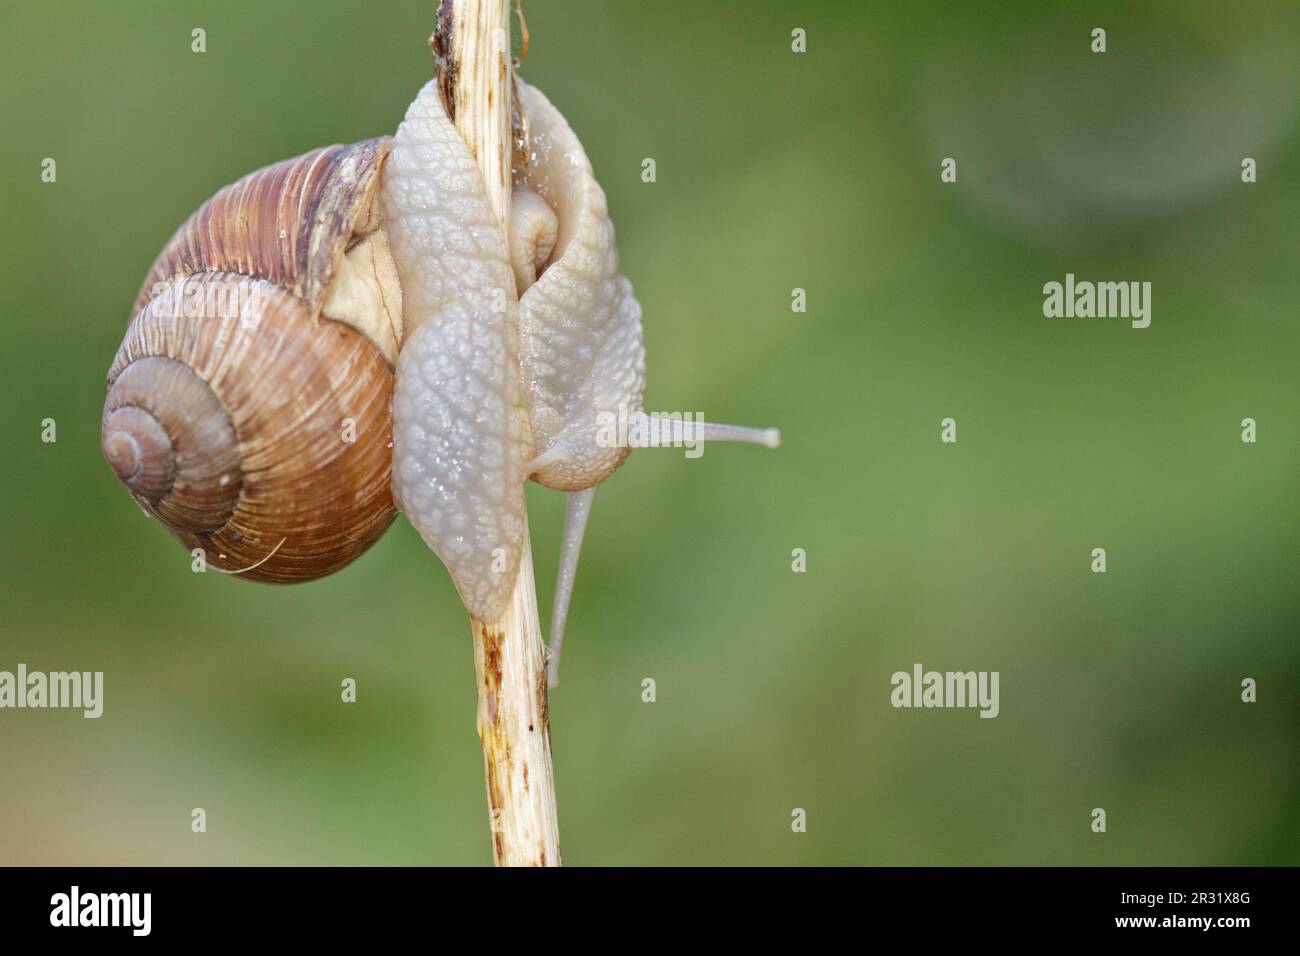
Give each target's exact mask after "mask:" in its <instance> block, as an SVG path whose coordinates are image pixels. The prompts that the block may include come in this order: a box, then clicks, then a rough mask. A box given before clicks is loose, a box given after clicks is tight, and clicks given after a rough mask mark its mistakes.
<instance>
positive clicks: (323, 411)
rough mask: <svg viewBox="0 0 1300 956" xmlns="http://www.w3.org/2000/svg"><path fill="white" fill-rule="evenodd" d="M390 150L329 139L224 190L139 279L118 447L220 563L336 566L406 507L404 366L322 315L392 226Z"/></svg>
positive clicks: (125, 475) (114, 451) (160, 513)
mask: <svg viewBox="0 0 1300 956" xmlns="http://www.w3.org/2000/svg"><path fill="white" fill-rule="evenodd" d="M388 149H389V142H388V140H386V139H382V140H371V141H367V142H364V143H357V144H355V145H352V146H330V147H326V148H324V149H319V150H314V151H312V152H311V153H307V154H305V155H303V156H300V157H297V158H295V159H291V160H286V161H284V162H282V163H277V164H275V165H273V166H269V167H267V168H265V169H262V170H258V171H257V172H255V173H252V174H250V175H248V176H246V177H244V178H243V179H241V180H240V181H239V182H237V183H234V184H232V185H230V186H227V187H225V188H224V189H222V190H220V191H218V192H217V193H216V194H215V195H214V196H213V197H212V198H211V199H210V200H208V201H207V202H206V203H205V204H204V205H203V206H202V207H201V208H200V209H199V210H198V211H197V212H196V213H195V214H194V215H193V216H191V217H190V218H189V219H188V220H187V221H186V223H185V224H184V225H182V226H181V228H180V229H179V230H178V231H177V233H176V234H175V236H173V238H172V239H171V241H170V242H169V243H168V244H167V246H166V247H164V249H163V251H162V252H161V253H160V254H159V256H158V258H157V260H156V261H155V263H154V265H153V267H152V268H151V269H150V271H149V275H148V277H147V278H146V280H145V282H144V285H143V287H142V289H141V291H140V295H139V297H138V299H137V302H136V309H135V312H134V318H133V320H132V322H131V325H130V327H129V329H128V330H127V334H126V338H125V339H124V341H123V342H122V346H121V348H120V349H119V350H118V353H117V356H116V357H115V359H114V361H113V364H112V367H111V368H110V370H109V374H108V386H109V391H108V397H107V400H106V402H105V405H104V418H103V429H102V431H101V445H102V448H103V452H104V457H105V459H106V460H107V461H108V463H109V466H110V467H111V468H112V470H113V471H114V473H115V474H116V475H117V476H118V478H119V479H120V480H121V481H122V482H123V484H125V485H126V487H127V489H128V490H129V491H130V492H131V494H132V496H133V497H134V498H135V500H136V501H137V503H138V504H139V505H140V506H141V507H142V508H143V509H144V510H145V511H146V512H147V513H149V514H151V515H153V516H154V517H156V518H158V519H159V520H160V521H161V522H162V523H163V524H165V525H166V526H167V528H168V530H170V531H171V533H172V534H173V535H174V536H175V537H177V538H178V539H179V540H180V541H181V542H182V543H184V544H185V545H186V546H187V547H188V548H191V549H193V548H202V549H203V550H204V552H205V554H206V560H207V562H208V564H210V565H214V566H216V567H217V568H219V569H222V570H228V571H235V572H241V573H244V576H246V577H249V578H252V579H254V580H260V581H271V582H293V581H304V580H311V579H313V578H317V577H321V576H323V575H325V574H329V573H330V572H332V571H335V570H338V569H339V568H341V567H343V566H344V565H346V564H347V563H348V562H350V561H351V560H353V559H354V558H356V557H357V556H359V555H360V554H361V553H362V552H364V551H365V550H366V549H367V548H369V547H370V545H371V544H373V543H374V542H375V541H376V540H377V539H378V538H379V536H380V535H381V534H382V533H383V531H384V530H385V529H386V528H387V526H388V524H389V523H390V522H391V521H392V519H393V517H394V516H395V514H396V510H395V508H394V505H393V500H392V493H391V490H390V477H391V450H390V446H391V441H392V412H391V401H392V391H393V370H392V367H391V364H390V362H389V360H388V359H387V358H386V357H385V353H384V351H383V350H382V349H381V348H380V347H378V346H377V344H376V343H375V342H374V341H372V337H369V336H368V335H367V334H363V332H362V331H358V330H357V329H356V328H353V327H352V326H351V325H349V324H344V322H343V321H333V320H332V319H331V318H327V317H326V316H325V315H324V314H323V310H324V309H325V307H326V303H327V302H328V301H329V293H330V290H331V281H332V280H333V278H334V276H335V274H336V272H338V271H339V270H340V263H342V262H343V260H344V255H345V253H347V252H348V251H349V250H350V249H351V248H353V247H355V246H356V245H358V244H359V243H362V242H364V241H365V240H366V237H367V236H369V235H370V234H371V233H373V232H374V231H375V230H376V229H378V224H379V223H378V214H379V213H378V209H377V207H376V204H375V202H374V200H375V196H376V194H377V191H378V188H379V183H380V179H381V170H382V164H383V162H384V158H385V157H386V156H387V153H388Z"/></svg>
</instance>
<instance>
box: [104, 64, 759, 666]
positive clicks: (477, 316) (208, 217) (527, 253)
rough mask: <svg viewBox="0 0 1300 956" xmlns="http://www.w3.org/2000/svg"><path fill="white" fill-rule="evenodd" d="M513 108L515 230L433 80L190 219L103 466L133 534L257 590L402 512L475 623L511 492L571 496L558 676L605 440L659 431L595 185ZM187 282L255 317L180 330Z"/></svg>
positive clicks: (702, 434)
mask: <svg viewBox="0 0 1300 956" xmlns="http://www.w3.org/2000/svg"><path fill="white" fill-rule="evenodd" d="M516 89H517V90H518V91H519V98H518V99H519V105H520V110H521V113H522V114H523V116H524V117H525V119H526V126H527V129H528V143H527V150H526V154H525V155H524V156H523V157H522V158H521V159H520V160H519V161H518V162H517V163H516V166H515V168H514V170H513V175H514V196H513V198H512V204H511V210H512V212H511V217H510V222H509V224H508V227H507V228H506V229H503V228H502V227H501V225H500V223H499V222H498V221H497V219H496V218H495V216H494V214H493V212H492V210H491V208H490V207H489V205H488V203H487V200H486V198H485V191H484V187H483V183H482V179H481V175H480V173H479V170H478V167H477V165H476V164H475V161H474V158H473V157H472V156H471V154H470V152H469V149H468V147H467V146H466V145H465V143H464V141H463V140H462V139H461V137H460V134H459V133H458V132H457V130H456V128H455V126H454V125H453V124H452V122H451V121H450V119H449V118H448V115H447V111H446V107H445V104H444V102H443V99H442V93H441V91H440V88H439V84H438V82H437V81H433V82H430V83H429V84H427V85H426V86H425V87H424V88H423V89H422V90H420V92H419V93H418V94H417V96H416V98H415V100H414V102H413V103H412V104H411V106H410V109H409V110H408V111H407V114H406V117H405V119H404V120H403V122H402V123H401V125H400V127H399V128H398V130H397V132H396V133H395V135H394V136H393V138H392V139H391V140H388V139H377V140H370V141H367V142H365V143H358V144H354V145H352V146H342V147H340V146H335V147H328V148H326V149H323V150H315V151H313V152H311V153H308V154H306V155H304V156H302V157H298V158H297V159H294V160H288V161H286V162H284V163H279V164H276V165H274V166H270V167H267V168H266V169H263V170H259V171H258V172H256V173H253V174H251V175H250V176H247V177H245V178H244V179H243V180H240V181H239V182H238V183H235V184H234V185H232V186H228V187H226V188H225V189H223V190H221V191H219V192H218V193H217V194H216V195H215V196H214V197H213V198H212V199H211V200H209V201H208V202H207V203H205V204H204V206H203V207H201V208H200V210H199V211H198V212H197V213H195V215H194V216H192V217H191V218H190V220H188V221H187V222H186V223H185V224H184V225H183V226H182V227H181V229H180V230H178V232H177V234H176V236H174V237H173V239H172V240H171V242H169V243H168V245H167V246H166V247H165V248H164V250H163V252H162V253H161V254H160V255H159V257H158V260H157V261H156V262H155V264H154V266H153V268H152V269H151V270H150V273H149V277H148V278H147V279H146V281H145V286H144V288H143V289H142V290H141V294H140V297H139V298H138V300H137V303H136V309H135V313H134V318H133V320H132V323H131V326H130V328H129V329H128V332H127V337H126V340H125V341H124V342H123V344H122V348H121V349H120V350H119V352H118V355H117V357H116V359H115V360H114V362H113V365H112V368H111V369H110V372H109V396H108V400H107V402H106V404H105V408H104V427H103V431H102V444H103V449H104V454H105V457H106V458H107V459H108V461H109V464H110V465H111V466H112V468H113V470H114V471H115V472H116V473H117V475H118V477H119V478H121V479H122V481H123V482H124V483H125V484H126V485H127V487H128V489H129V490H130V491H131V493H132V495H133V496H134V497H135V499H136V501H137V502H138V503H139V504H140V505H141V506H142V507H143V508H144V509H145V510H146V511H147V512H149V513H150V514H152V515H154V516H156V517H158V518H159V519H160V520H162V521H163V522H164V523H165V524H166V525H167V526H168V527H169V529H170V530H171V531H172V533H173V534H174V535H175V536H176V537H178V538H179V539H180V540H181V541H182V542H184V543H185V544H186V545H188V546H190V547H203V548H205V550H206V551H207V553H208V560H209V561H210V562H212V563H214V564H216V565H217V566H218V567H220V568H222V569H226V570H232V571H238V572H241V573H243V574H244V576H247V577H250V578H253V579H255V580H262V581H271V582H291V581H301V580H310V579H312V578H315V577H320V576H322V575H324V574H328V573H331V572H332V571H335V570H338V569H339V568H341V567H343V566H344V565H346V564H347V563H348V562H350V561H351V560H353V559H354V558H356V557H357V556H358V555H360V554H361V553H362V552H364V551H365V550H366V549H367V548H368V547H370V546H371V545H372V544H373V543H374V542H375V541H376V540H377V539H378V537H379V536H380V535H381V534H382V533H383V531H384V529H385V528H386V527H387V526H388V524H389V522H390V521H391V520H392V518H393V516H394V514H395V509H396V508H400V509H401V510H402V511H403V512H404V513H405V514H406V515H407V517H408V519H409V520H410V521H411V523H412V524H413V525H414V526H415V527H416V529H417V530H418V531H419V532H420V534H421V536H422V537H423V538H424V540H425V542H426V543H427V544H428V545H429V547H430V548H431V549H432V550H433V551H434V552H435V553H437V554H438V556H439V557H440V558H441V559H442V561H443V562H444V564H445V565H446V566H447V568H448V570H449V572H450V574H451V577H452V580H453V581H454V583H455V585H456V587H457V590H458V592H459V594H460V596H461V599H462V601H463V602H464V604H465V606H466V608H467V609H468V610H469V612H470V613H471V614H472V615H473V616H474V617H476V618H478V619H479V620H484V621H490V620H495V619H496V618H497V617H498V615H499V613H500V611H501V609H502V607H503V604H504V602H505V600H506V598H507V596H508V595H509V593H510V590H511V588H512V587H513V583H514V579H515V577H516V575H517V572H518V568H519V565H520V562H521V558H522V551H523V547H524V542H525V540H526V527H527V525H526V514H525V498H524V485H525V482H526V481H527V480H528V479H529V478H532V479H533V480H535V481H537V482H539V483H540V484H542V485H544V486H546V487H549V488H554V489H557V490H561V491H565V492H568V493H569V508H568V512H567V516H566V522H565V534H564V545H563V552H562V558H561V568H560V574H559V580H558V582H557V590H556V600H555V610H554V615H553V618H552V628H551V631H552V633H551V643H552V662H551V664H552V679H554V666H555V663H556V661H558V648H559V642H560V639H561V637H562V635H563V630H564V621H565V615H566V612H567V607H568V602H569V596H570V594H571V591H572V585H573V579H574V575H575V573H576V567H577V560H578V552H579V549H580V545H581V540H582V535H583V530H584V528H585V525H586V520H587V515H588V514H589V512H590V507H591V502H592V498H593V496H594V494H595V491H596V489H597V488H598V487H599V485H600V484H601V483H602V482H603V481H605V480H606V479H607V478H608V477H609V475H610V474H612V473H613V472H614V471H615V470H616V469H617V468H618V467H619V466H620V465H621V464H622V463H623V461H624V460H626V458H627V456H628V454H629V452H630V451H631V447H630V446H629V444H628V443H626V442H624V443H621V444H620V443H618V442H610V441H608V440H602V436H601V434H600V428H601V418H602V416H608V415H615V414H620V415H622V416H625V417H626V416H631V417H633V418H639V419H641V420H643V421H644V420H647V419H648V416H646V415H645V412H644V411H643V394H644V389H645V353H644V348H643V346H642V330H641V309H640V306H639V305H638V304H637V302H636V299H635V298H634V297H633V294H632V287H631V284H630V283H629V282H628V280H627V279H626V278H625V277H623V276H622V275H621V274H620V272H619V260H618V252H617V248H616V246H615V243H614V228H613V225H612V223H611V222H610V219H609V213H608V207H607V204H606V200H605V195H604V192H603V191H602V190H601V188H600V185H599V184H598V183H597V182H596V179H595V176H594V173H593V171H592V168H591V163H590V161H589V160H588V159H587V156H586V153H585V151H583V149H582V146H581V143H580V142H579V141H578V139H577V137H576V136H575V135H574V133H573V131H572V130H571V129H570V127H569V125H568V123H567V122H565V120H564V118H563V117H562V116H561V115H560V113H559V112H558V110H556V109H555V107H554V106H553V105H552V104H551V103H550V101H549V100H547V98H546V97H545V96H544V95H543V94H542V93H541V92H540V91H538V90H536V89H535V88H533V87H530V86H528V85H527V84H525V83H523V82H522V81H517V84H516ZM194 283H198V284H199V286H200V288H201V294H200V295H199V296H198V298H199V301H200V302H202V301H204V300H203V296H204V295H206V294H207V293H208V291H209V290H211V291H213V292H216V293H218V294H224V295H227V296H229V295H230V294H232V289H233V290H234V291H235V292H236V293H237V292H238V289H239V288H244V289H247V290H250V291H251V292H253V293H255V299H256V303H255V306H254V307H252V308H251V309H247V310H238V309H237V310H235V314H234V315H233V317H232V316H228V315H225V314H222V315H218V316H215V317H214V316H213V315H210V314H208V311H204V310H199V315H198V316H197V317H194V316H190V317H186V316H185V315H184V313H185V311H186V310H185V309H184V308H179V307H178V299H184V298H185V296H186V295H188V294H189V293H187V292H185V291H184V290H185V289H186V287H190V288H192V286H193V284H194ZM218 311H219V310H218ZM345 423H350V424H351V425H352V426H353V431H354V440H352V441H349V440H348V439H347V437H346V434H347V429H346V428H345ZM681 424H682V423H681V422H676V423H675V426H676V429H677V431H678V432H680V430H681ZM696 428H697V429H698V430H697V431H696V433H695V434H696V435H697V439H712V440H739V441H749V442H756V443H761V444H766V445H769V446H775V444H776V443H777V442H778V441H779V436H778V435H777V434H776V433H775V432H774V431H759V430H754V429H744V428H737V427H734V426H721V425H709V424H704V425H699V426H696ZM679 437H680V436H679Z"/></svg>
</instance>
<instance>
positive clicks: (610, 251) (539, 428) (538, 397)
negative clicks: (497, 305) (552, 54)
mask: <svg viewBox="0 0 1300 956" xmlns="http://www.w3.org/2000/svg"><path fill="white" fill-rule="evenodd" d="M518 87H519V91H520V105H521V107H522V109H523V111H524V113H525V115H526V116H527V118H528V138H529V148H530V155H529V157H528V159H529V162H528V164H527V166H526V167H525V168H522V169H516V171H515V176H516V182H517V183H522V184H523V186H524V187H526V188H527V189H529V190H531V191H532V192H535V193H536V194H537V195H539V196H541V197H542V198H543V199H544V200H545V201H546V204H547V205H548V206H549V207H550V208H551V209H552V210H554V212H555V215H556V219H557V222H558V236H557V239H556V242H555V249H554V252H553V253H552V257H551V261H550V263H549V264H548V265H547V266H546V268H545V271H543V272H542V273H541V275H540V277H539V278H538V279H537V281H536V282H534V283H532V284H531V285H530V286H529V287H528V289H527V290H526V291H525V292H524V293H523V295H522V296H521V297H520V302H519V304H520V348H521V352H522V357H523V366H524V376H525V381H526V382H527V383H528V397H529V402H530V408H529V415H530V422H531V425H532V430H533V442H534V454H535V455H536V460H535V461H534V462H533V467H532V468H531V469H530V471H532V472H533V474H532V477H533V478H534V479H535V480H536V481H537V482H539V483H540V484H543V485H545V486H546V487H548V488H555V489H558V490H561V491H582V490H585V489H588V488H593V487H595V486H596V485H598V484H600V483H601V482H602V481H604V480H605V479H606V478H608V477H609V476H610V474H611V473H612V472H613V471H614V470H615V469H616V468H617V467H618V466H619V465H621V464H622V463H623V461H624V460H625V459H626V458H627V456H628V452H629V449H628V448H626V447H614V446H606V447H602V445H601V443H600V442H599V441H598V440H597V437H598V436H597V430H598V418H597V416H598V415H600V414H601V413H604V414H609V415H617V414H618V412H619V409H620V408H622V409H625V410H626V412H627V413H628V414H635V413H637V412H639V411H641V407H642V402H643V396H644V393H645V349H644V347H643V345H642V337H641V306H640V305H639V304H638V303H637V301H636V299H634V298H633V297H632V284H631V283H630V282H628V280H627V279H625V278H624V277H623V276H621V275H620V274H619V271H618V249H617V247H616V246H615V244H614V224H613V223H612V222H611V221H610V218H609V208H608V206H607V204H606V202H605V192H604V190H602V189H601V188H600V184H599V183H598V182H596V177H595V173H594V172H593V170H592V168H591V161H590V160H588V159H587V154H586V152H585V151H584V150H583V148H582V144H581V143H580V142H579V141H578V137H577V136H576V135H574V132H573V130H572V129H570V128H569V124H568V123H567V122H566V121H565V119H564V117H563V116H561V115H560V112H559V111H558V110H557V109H556V108H555V107H554V106H552V105H551V101H550V100H548V99H547V98H546V96H545V95H543V94H542V92H541V91H540V90H538V89H537V88H536V87H532V86H529V85H528V84H527V83H524V82H523V81H520V82H519V84H518ZM519 191H521V190H520V189H518V188H517V189H516V192H519Z"/></svg>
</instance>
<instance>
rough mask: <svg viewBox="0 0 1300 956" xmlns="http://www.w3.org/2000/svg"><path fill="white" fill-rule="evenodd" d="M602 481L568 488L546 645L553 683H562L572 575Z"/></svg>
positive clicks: (549, 672)
mask: <svg viewBox="0 0 1300 956" xmlns="http://www.w3.org/2000/svg"><path fill="white" fill-rule="evenodd" d="M599 488H600V485H593V486H592V487H590V488H588V489H586V490H585V491H571V492H569V496H568V501H567V504H566V506H565V509H564V541H563V543H562V544H561V545H560V569H559V571H558V572H557V573H556V576H555V606H554V607H553V608H552V609H551V641H550V644H549V645H548V646H547V648H546V681H547V683H548V684H549V685H550V686H551V687H558V686H559V684H560V649H561V647H562V646H563V645H564V624H565V621H566V620H567V619H568V616H569V600H570V598H572V597H573V579H574V578H575V577H577V575H578V554H579V552H581V551H582V537H583V535H584V534H586V531H587V518H588V517H590V516H591V503H592V501H593V500H594V499H595V497H596V491H597V489H599Z"/></svg>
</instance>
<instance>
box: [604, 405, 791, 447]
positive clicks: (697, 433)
mask: <svg viewBox="0 0 1300 956" xmlns="http://www.w3.org/2000/svg"><path fill="white" fill-rule="evenodd" d="M637 415H639V416H640V418H641V422H640V424H641V425H642V427H641V428H640V429H638V431H639V432H640V434H641V435H646V436H650V438H651V440H650V441H648V442H646V443H644V444H636V443H632V442H630V443H629V445H630V447H632V448H654V447H659V446H677V445H682V444H684V443H686V442H706V441H728V442H745V443H747V444H750V445H763V446H765V447H767V448H779V447H780V446H781V432H780V429H776V428H747V427H745V426H744V425H724V424H721V423H719V422H700V421H691V420H689V419H682V418H676V417H671V418H669V417H665V416H662V415H647V414H646V413H645V412H638V413H637ZM633 417H636V416H633ZM656 437H657V441H656V440H654V439H655V438H656ZM629 438H631V435H629Z"/></svg>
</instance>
